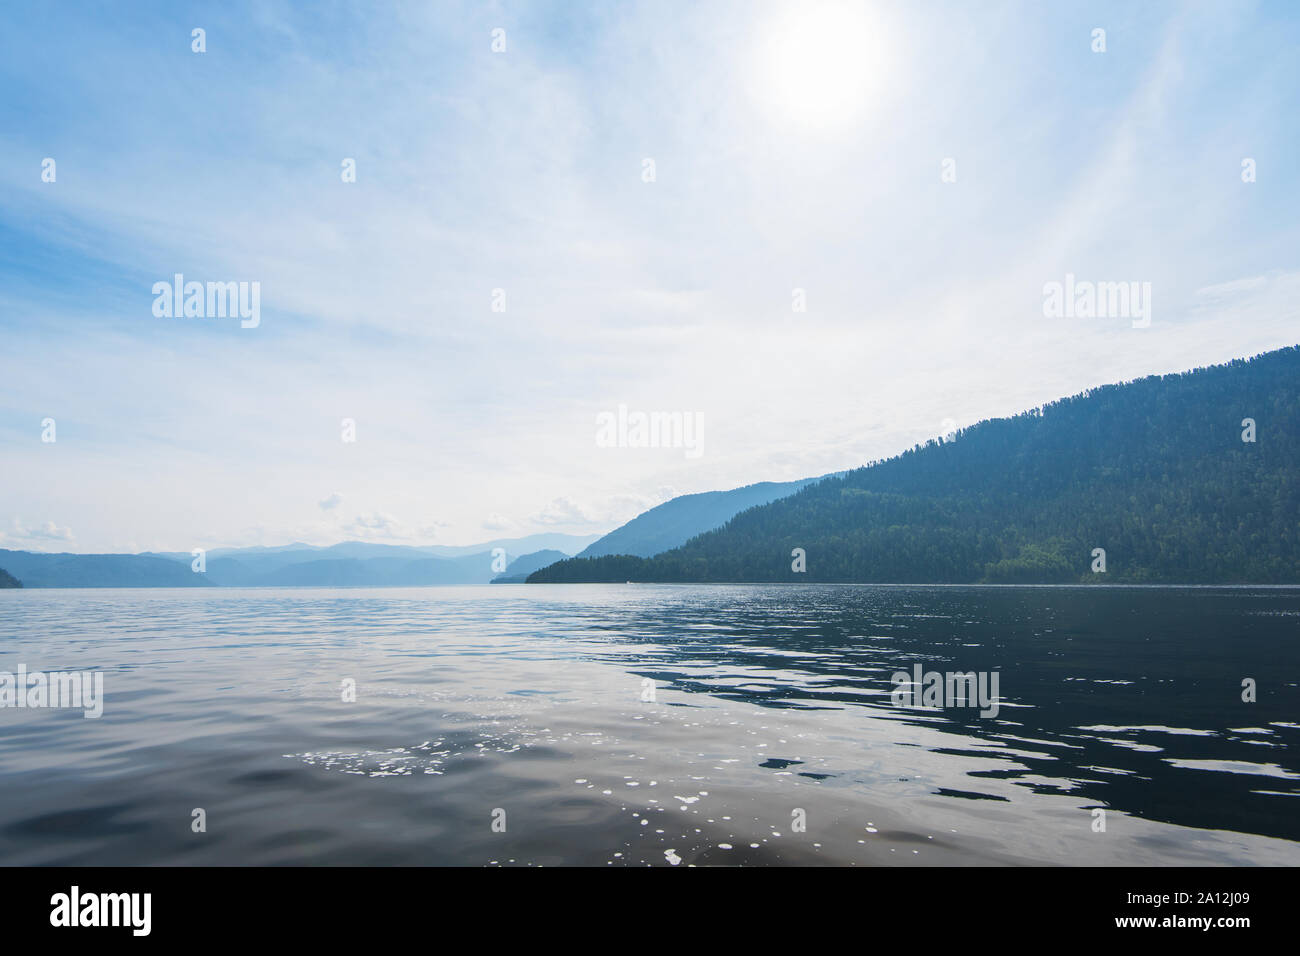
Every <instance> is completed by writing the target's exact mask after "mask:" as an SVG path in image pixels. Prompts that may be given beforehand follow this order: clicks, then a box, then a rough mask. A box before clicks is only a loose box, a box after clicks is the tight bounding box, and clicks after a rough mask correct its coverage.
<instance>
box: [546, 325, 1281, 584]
mask: <svg viewBox="0 0 1300 956" xmlns="http://www.w3.org/2000/svg"><path fill="white" fill-rule="evenodd" d="M1247 419H1250V420H1252V421H1253V423H1254V424H1253V426H1252V425H1251V424H1250V423H1249V422H1246V420H1247ZM1252 432H1253V434H1252ZM1243 438H1247V439H1254V440H1243ZM796 548H802V549H804V552H805V556H806V570H805V571H804V572H802V573H800V572H797V571H795V570H793V563H794V561H795V559H794V558H793V557H792V551H793V550H794V549H796ZM1094 549H1104V552H1105V553H1104V556H1101V555H1099V554H1098V553H1095V552H1094ZM1101 557H1104V561H1105V564H1104V567H1105V570H1104V572H1102V571H1094V567H1095V566H1096V565H1097V562H1098V561H1099V559H1100V558H1101ZM528 580H529V581H530V582H559V581H616V582H622V581H628V580H632V581H800V582H803V581H828V582H915V583H926V582H929V583H962V582H993V583H1052V582H1107V583H1113V582H1166V583H1188V584H1192V583H1224V584H1226V583H1259V584H1266V583H1288V584H1294V583H1300V348H1296V347H1290V348H1285V349H1281V350H1278V351H1275V352H1268V353H1265V354H1263V355H1260V356H1256V357H1255V358H1253V359H1248V360H1247V359H1238V360H1236V361H1233V362H1230V363H1228V364H1226V365H1216V366H1212V367H1209V368H1201V369H1196V370H1194V371H1191V372H1184V373H1180V374H1174V375H1162V376H1151V377H1148V378H1143V379H1139V380H1137V381H1133V382H1126V383H1121V384H1117V385H1107V386H1103V387H1100V388H1094V389H1089V390H1088V391H1086V392H1083V393H1081V394H1079V395H1074V396H1072V397H1069V398H1063V399H1060V400H1059V401H1055V402H1052V403H1050V404H1048V405H1045V406H1043V407H1041V408H1036V409H1031V410H1029V411H1026V412H1022V413H1021V414H1019V415H1016V416H1015V417H1013V418H1004V419H995V420H990V421H983V422H980V423H979V424H977V425H974V426H972V427H970V428H966V429H962V430H961V431H959V432H958V433H957V434H956V436H955V437H954V438H953V439H952V440H950V441H949V440H933V441H929V442H927V443H925V444H924V445H921V446H917V447H915V448H913V449H911V450H909V451H907V452H904V453H903V454H901V455H898V456H896V457H894V458H890V459H888V460H886V461H880V462H875V463H873V464H871V465H869V466H867V467H864V468H859V469H857V470H855V471H851V472H848V473H845V474H843V475H841V476H837V477H831V478H827V479H825V480H823V481H820V482H817V483H816V484H812V485H809V486H808V487H805V488H804V489H802V490H801V491H799V492H798V493H796V494H794V495H792V496H790V497H787V498H782V499H780V500H777V501H774V502H772V503H770V504H767V505H763V506H761V507H757V508H752V509H750V510H748V511H745V512H742V513H741V514H739V515H737V516H736V517H734V518H732V519H731V520H730V521H728V522H727V523H726V524H725V525H724V526H723V527H721V528H719V529H717V530H715V531H711V532H708V533H706V534H703V535H700V536H698V537H695V538H693V539H691V540H690V541H689V542H687V543H686V544H685V545H683V546H682V547H679V548H676V549H674V550H672V551H669V552H667V553H664V554H660V555H658V556H657V557H654V558H644V557H637V556H615V555H607V556H603V557H597V558H586V559H584V558H576V559H570V560H567V561H561V562H559V563H557V564H554V565H551V566H549V567H547V568H543V569H542V570H540V571H536V572H534V573H533V574H532V575H530V576H529V578H528Z"/></svg>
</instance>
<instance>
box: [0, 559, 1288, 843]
mask: <svg viewBox="0 0 1300 956" xmlns="http://www.w3.org/2000/svg"><path fill="white" fill-rule="evenodd" d="M1298 633H1300V590H1297V589H1286V588H1240V589H1234V588H1100V587H1083V588H1057V587H1020V588H1010V587H1009V588H974V587H877V586H806V587H796V586H668V585H665V586H654V585H629V586H613V585H590V586H586V585H568V586H565V585H555V586H543V585H504V586H502V585H499V586H483V587H467V588H428V589H375V590H369V589H355V590H348V589H337V590H330V589H259V590H220V589H202V590H199V589H185V590H179V589H178V590H23V591H8V592H0V671H9V672H16V671H17V670H18V667H19V665H25V666H26V668H27V669H28V670H29V671H34V670H45V671H49V670H97V671H101V672H102V673H103V675H104V698H105V699H104V712H103V716H102V717H100V718H99V719H85V718H83V716H82V714H81V712H80V711H74V710H67V709H63V710H56V709H44V710H39V709H15V708H6V709H0V862H3V863H4V864H95V865H98V864H104V865H107V864H223V865H224V864H458V865H473V866H482V865H503V866H504V865H513V866H540V865H547V866H553V865H559V864H585V865H595V866H608V865H615V866H619V865H646V864H653V865H682V866H685V865H690V864H697V865H719V864H722V865H740V864H743V865H763V864H808V863H821V864H835V865H851V864H856V865H877V864H885V865H964V864H990V863H992V864H999V863H1008V864H1011V863H1059V864H1084V865H1092V864H1137V865H1164V864H1268V865H1275V864H1288V865H1296V864H1300V645H1298V643H1297V637H1298ZM917 664H920V665H922V667H923V669H924V670H925V671H941V672H946V671H963V672H968V671H974V672H985V673H994V672H996V673H997V674H998V677H999V686H998V689H999V693H1000V708H999V711H998V713H997V714H996V716H986V717H981V716H979V713H978V711H977V710H976V709H972V708H967V707H947V708H945V709H942V710H917V709H907V708H903V707H899V706H897V705H896V704H895V702H894V700H893V698H891V691H892V690H894V689H895V685H894V684H893V683H891V675H892V674H893V673H895V672H896V671H906V672H909V673H910V672H911V671H912V669H913V667H914V665H917ZM1246 678H1250V679H1253V680H1254V681H1255V682H1256V684H1257V696H1258V699H1257V701H1256V702H1254V703H1247V702H1243V700H1242V681H1243V679H1246ZM348 681H354V682H355V687H356V700H355V701H345V700H344V699H343V697H344V688H345V682H348ZM650 689H652V690H653V698H654V699H653V700H645V699H643V697H645V696H649V693H648V690H650ZM196 808H202V809H203V810H204V811H205V814H206V832H202V833H196V832H193V830H192V827H191V821H192V819H193V811H194V810H195V809H196ZM1097 808H1102V809H1103V810H1104V818H1103V817H1102V816H1101V815H1098V814H1096V813H1095V812H1094V811H1095V809H1097ZM1103 819H1104V824H1105V830H1104V832H1100V831H1099V826H1100V821H1102V820H1103ZM494 821H495V823H496V828H495V829H494ZM801 823H802V824H803V826H800V824H801ZM502 826H504V832H498V831H499V830H500V828H501V827H502Z"/></svg>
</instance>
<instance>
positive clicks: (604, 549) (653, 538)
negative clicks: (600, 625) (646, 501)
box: [578, 478, 821, 558]
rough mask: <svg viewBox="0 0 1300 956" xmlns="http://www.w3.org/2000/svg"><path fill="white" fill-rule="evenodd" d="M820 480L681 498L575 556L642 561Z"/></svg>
mask: <svg viewBox="0 0 1300 956" xmlns="http://www.w3.org/2000/svg"><path fill="white" fill-rule="evenodd" d="M820 480H821V479H820V478H804V479H802V480H800V481H783V482H774V481H761V482H759V483H758V484H755V485H746V486H745V487H743V488H733V489H732V490H730V491H706V492H703V493H701V494H697V495H681V496H679V497H677V498H673V499H671V500H669V501H665V502H664V503H663V504H661V505H657V506H656V507H654V508H651V509H650V510H649V511H645V512H642V513H641V514H639V515H637V516H636V517H635V518H633V519H632V520H631V521H629V522H628V523H627V524H625V525H623V526H622V527H620V528H616V529H615V530H613V531H611V532H610V533H609V534H607V535H605V536H604V537H603V538H601V539H600V540H599V541H597V542H595V543H594V544H592V545H590V546H589V547H587V548H586V549H585V550H583V551H582V552H580V553H579V554H578V557H580V558H598V557H601V556H603V555H607V554H634V555H639V556H640V557H643V558H648V557H650V556H652V555H656V554H659V553H660V552H662V551H667V550H669V549H670V548H675V547H677V546H678V545H681V544H685V543H686V542H687V541H689V540H690V539H691V538H693V537H695V536H696V535H697V534H703V533H704V532H706V531H712V530H713V529H714V528H719V527H721V526H722V525H724V524H726V522H727V521H728V520H729V519H730V518H732V517H734V516H735V515H737V514H739V513H740V512H742V511H744V510H746V509H747V508H753V507H755V506H757V505H765V504H767V503H768V502H770V501H775V500H776V499H778V498H784V497H786V496H787V495H792V494H794V493H795V492H796V491H798V490H800V489H801V488H803V487H805V486H807V485H809V484H811V483H812V482H814V481H820Z"/></svg>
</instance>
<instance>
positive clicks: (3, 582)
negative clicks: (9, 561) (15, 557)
mask: <svg viewBox="0 0 1300 956" xmlns="http://www.w3.org/2000/svg"><path fill="white" fill-rule="evenodd" d="M22 586H23V582H22V581H19V580H18V579H17V578H16V577H14V576H13V575H12V574H10V573H9V572H8V571H6V570H5V569H4V568H0V588H20V587H22Z"/></svg>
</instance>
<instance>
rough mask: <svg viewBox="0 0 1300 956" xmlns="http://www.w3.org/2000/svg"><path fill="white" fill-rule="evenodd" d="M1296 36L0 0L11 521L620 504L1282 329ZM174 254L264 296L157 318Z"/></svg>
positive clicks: (131, 527)
mask: <svg viewBox="0 0 1300 956" xmlns="http://www.w3.org/2000/svg"><path fill="white" fill-rule="evenodd" d="M195 29H201V30H202V31H204V32H203V34H202V35H201V36H202V44H201V45H202V47H203V50H202V52H199V51H196V50H195V46H196V45H200V44H198V41H197V40H196V38H195V35H194V32H193V31H194V30H195ZM1097 30H1104V31H1105V32H1104V50H1103V49H1098V48H1097V47H1098V45H1099V38H1098V35H1097V34H1096V32H1095V31H1097ZM1297 49H1300V7H1297V6H1295V5H1294V4H1288V3H1228V2H1217V3H1204V4H1174V3H1163V2H1151V3H1142V4H1132V3H1128V2H1125V3H1115V4H1086V5H1085V4H1063V3H1062V4H1057V3H1053V4H1043V3H1037V2H1030V3H992V2H989V3H979V4H970V3H938V2H926V0H920V2H909V3H866V2H835V0H824V2H823V0H809V2H805V3H796V4H789V3H778V2H755V0H739V2H724V0H691V2H669V0H652V2H646V3H632V2H626V3H614V2H599V3H592V4H582V3H578V2H574V0H561V2H554V3H513V2H511V3H498V4H491V3H487V4H484V3H463V4H462V3H441V2H437V3H409V4H395V5H389V4H383V3H374V4H355V5H343V4H311V5H292V4H287V3H277V2H265V0H259V2H256V3H248V4H245V3H238V2H232V3H223V4H221V5H219V6H217V5H210V6H193V7H191V6H188V5H186V4H183V3H161V2H159V3H148V2H146V3H138V4H130V5H112V6H102V5H90V4H78V3H69V4H57V5H53V4H32V5H15V4H9V5H6V6H5V7H4V8H3V10H2V11H0V547H5V548H21V549H29V550H40V551H74V552H105V551H129V552H134V551H144V550H167V551H188V550H190V549H192V548H198V547H203V548H216V547H234V546H247V545H279V544H286V543H289V542H293V541H306V542H309V543H313V544H330V543H334V542H337V541H341V540H365V541H376V542H386V543H395V544H401V543H405V544H418V545H427V544H470V543H474V542H478V541H484V540H488V539H493V538H501V537H508V536H522V535H526V534H530V533H535V532H542V531H561V532H571V533H579V534H589V533H596V532H603V531H607V530H611V529H613V528H614V527H617V526H618V525H620V524H622V523H623V522H625V521H627V520H629V519H630V518H632V517H634V516H635V515H636V514H638V513H640V512H642V511H644V510H646V509H647V508H649V507H652V506H654V505H655V504H658V503H660V502H662V501H664V500H667V499H668V498H670V497H672V496H674V495H678V494H687V493H694V492H701V491H710V490H716V489H723V488H732V487H737V486H740V485H745V484H750V483H752V482H756V481H784V480H792V479H798V478H805V477H809V476H813V475H821V474H825V473H828V472H832V471H838V470H841V469H846V468H852V467H856V466H859V465H862V464H865V463H867V462H869V461H872V460H875V459H879V458H884V457H888V456H890V455H893V454H896V453H898V452H900V451H903V450H904V449H906V448H909V447H911V446H912V445H914V444H916V443H918V442H922V441H925V440H926V439H928V438H931V437H934V436H937V435H939V434H941V433H945V432H947V431H949V430H950V429H951V428H952V427H954V426H964V425H969V424H972V423H974V422H976V421H979V420H981V419H984V418H988V417H996V416H1003V415H1010V414H1014V413H1016V412H1018V411H1021V410H1023V409H1026V408H1031V407H1034V406H1036V405H1039V404H1042V403H1044V402H1047V401H1051V400H1053V399H1055V398H1059V397H1062V396H1065V395H1069V394H1073V393H1076V392H1078V391H1081V390H1082V389H1085V388H1088V387H1090V386H1094V385H1099V384H1103V383H1109V382H1119V381H1125V380H1130V379H1133V378H1137V377H1140V376H1143V375H1148V374H1154V373H1165V372H1172V371H1180V370H1184V369H1188V368H1193V367H1197V366H1203V365H1208V364H1214V363H1219V362H1224V361H1227V360H1230V359H1232V358H1236V357H1243V356H1248V355H1253V354H1257V353H1259V352H1262V351H1266V350H1268V349H1272V348H1278V347H1281V346H1284V345H1290V344H1295V343H1296V342H1297V341H1300V333H1298V332H1297V329H1298V328H1300V295H1298V294H1297V293H1300V262H1298V261H1297V260H1298V257H1300V234H1298V233H1300V225H1297V224H1298V223H1300V215H1298V214H1300V191H1298V190H1297V187H1296V176H1297V172H1298V171H1300V162H1298V161H1297V155H1300V153H1298V149H1297V148H1298V147H1300V133H1298V132H1297V130H1298V129H1300V124H1297V122H1296V117H1297V116H1300V66H1298V65H1297V63H1298V62H1300V61H1298V60H1297V58H1296V56H1295V51H1296V50H1297ZM46 160H53V161H54V163H53V174H54V175H53V177H52V178H53V181H47V180H48V179H49V178H50V177H49V175H48V172H47V170H48V169H49V164H48V163H47V162H46ZM348 160H351V161H352V162H353V167H352V168H354V169H355V181H345V179H346V178H347V177H346V176H345V163H346V161H348ZM1248 160H1249V161H1250V163H1249V165H1250V167H1251V170H1252V171H1253V176H1247V175H1246V173H1245V172H1244V169H1245V167H1244V165H1243V164H1244V163H1246V161H1248ZM1248 180H1249V181H1248ZM177 273H180V274H182V275H183V276H184V277H185V280H186V281H198V282H249V283H252V282H256V283H258V288H259V290H260V313H259V316H258V318H259V322H258V324H257V325H256V327H249V328H245V327H243V323H241V321H240V320H239V319H238V318H230V317H218V316H203V317H184V316H171V317H168V316H159V315H157V314H155V312H156V311H157V309H156V295H155V292H154V285H155V283H158V282H165V283H170V282H171V281H172V277H173V276H174V275H175V274H177ZM1067 275H1070V276H1074V277H1075V280H1076V281H1086V282H1136V283H1138V284H1139V285H1138V288H1140V289H1149V290H1150V291H1149V304H1150V315H1149V318H1150V322H1149V325H1145V327H1141V326H1142V323H1136V324H1137V325H1138V326H1139V327H1135V322H1134V321H1132V320H1131V318H1130V317H1128V316H1127V315H1123V314H1121V315H1102V316H1091V317H1089V316H1086V315H1084V316H1079V315H1070V316H1068V317H1067V316H1060V315H1048V314H1046V312H1047V310H1046V309H1045V306H1044V303H1045V287H1046V286H1047V285H1048V284H1049V283H1053V282H1058V283H1062V284H1064V283H1065V282H1066V281H1067V280H1066V277H1067ZM1148 283H1149V285H1146V284H1148ZM620 406H623V407H625V409H627V410H629V411H630V412H632V413H636V412H644V413H651V412H664V413H677V414H680V415H682V416H684V417H685V416H689V417H690V418H689V420H690V421H692V422H693V423H695V425H696V426H697V428H698V434H697V437H698V439H699V441H698V443H697V447H696V448H695V449H694V450H692V449H687V448H683V447H632V446H631V445H630V444H629V443H628V442H621V443H620V442H617V441H616V442H610V441H608V440H605V441H601V440H599V439H598V429H597V422H598V421H599V420H600V417H601V416H602V415H613V414H615V413H617V411H618V409H619V408H620ZM345 419H348V420H350V421H351V422H352V423H353V429H352V433H353V435H354V437H355V440H354V441H345V440H344V438H345V428H344V420H345ZM46 420H53V423H54V426H53V433H52V434H51V432H50V428H49V427H48V426H47V425H45V424H43V423H44V422H46ZM51 437H53V438H54V440H53V441H50V440H48V439H49V438H51ZM43 439H44V440H43Z"/></svg>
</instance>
